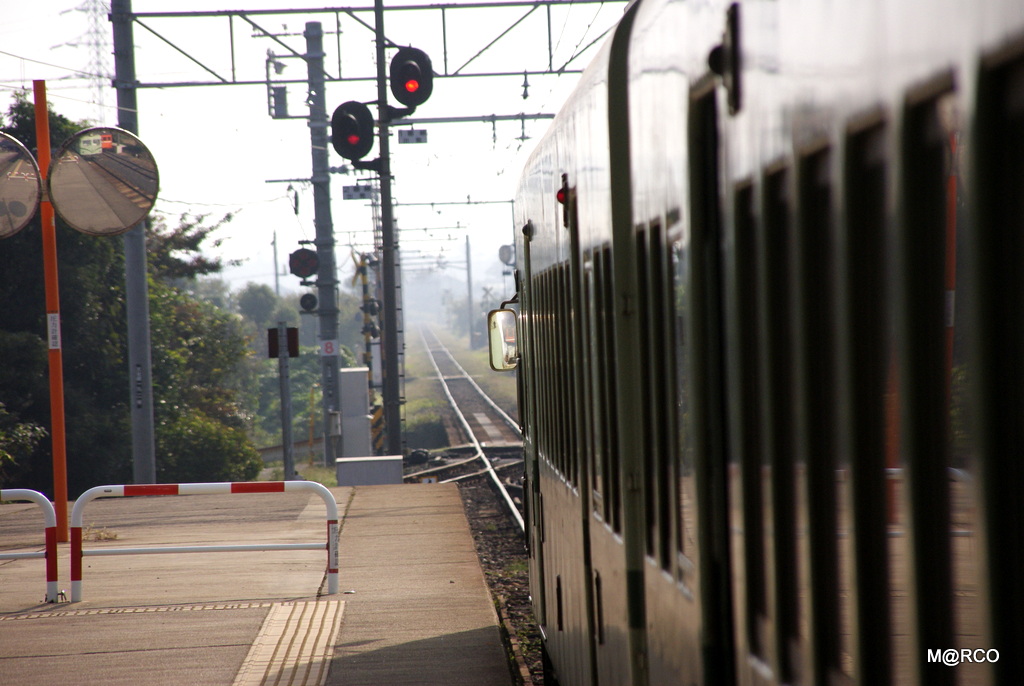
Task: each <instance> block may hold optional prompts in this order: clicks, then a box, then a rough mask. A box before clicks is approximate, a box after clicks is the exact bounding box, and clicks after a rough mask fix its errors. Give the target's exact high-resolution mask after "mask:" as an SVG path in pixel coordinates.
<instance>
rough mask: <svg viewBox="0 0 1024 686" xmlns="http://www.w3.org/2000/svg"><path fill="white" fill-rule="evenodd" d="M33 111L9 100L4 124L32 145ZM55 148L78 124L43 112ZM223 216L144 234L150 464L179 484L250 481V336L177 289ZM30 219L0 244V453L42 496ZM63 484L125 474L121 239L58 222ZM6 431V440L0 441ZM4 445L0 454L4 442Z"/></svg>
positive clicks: (21, 100) (42, 311)
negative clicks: (152, 440)
mask: <svg viewBox="0 0 1024 686" xmlns="http://www.w3.org/2000/svg"><path fill="white" fill-rule="evenodd" d="M34 117H35V112H34V108H33V107H32V105H31V104H30V103H29V102H28V99H27V96H24V95H20V94H19V95H16V97H15V99H14V102H13V104H12V105H11V107H10V109H9V111H8V113H7V116H6V117H2V118H0V127H2V128H3V129H4V130H5V131H7V132H8V133H11V134H12V135H14V136H15V137H16V138H18V139H19V140H21V141H22V143H24V144H25V145H26V146H27V147H29V148H30V149H31V148H33V147H34V146H35V121H34ZM49 119H50V132H51V145H53V146H56V145H58V144H59V143H60V142H62V141H63V140H65V139H67V138H68V137H70V136H71V135H73V134H74V133H75V132H76V131H78V130H80V129H81V128H84V124H76V123H74V122H71V121H70V120H68V119H66V118H64V117H61V116H59V115H56V114H54V113H53V112H50V113H49ZM231 218H232V215H230V214H228V215H226V216H224V217H223V218H221V219H219V220H216V221H213V222H210V220H209V218H208V217H207V216H205V215H196V216H191V215H182V216H181V217H179V218H178V219H177V222H176V224H173V225H171V224H170V223H169V222H168V221H167V220H166V218H164V217H160V216H156V217H154V218H153V221H152V222H150V226H149V227H148V228H147V240H148V258H149V262H150V268H149V278H150V315H151V331H152V342H153V361H154V401H155V403H154V404H155V415H156V443H157V446H158V450H157V469H158V473H159V474H160V475H161V476H162V477H163V478H171V479H173V480H176V481H193V480H210V479H211V478H213V479H220V478H222V477H223V478H225V479H231V480H236V479H244V478H252V477H253V476H255V474H256V473H257V472H258V470H259V467H260V464H259V457H258V454H257V453H256V451H255V449H254V448H253V446H252V443H251V441H250V440H249V439H248V437H247V436H246V430H247V429H248V427H249V425H250V424H251V415H250V414H249V413H247V412H246V411H245V410H244V409H243V406H244V404H243V403H242V402H241V400H240V398H241V397H243V395H244V394H245V393H247V392H248V391H247V389H246V388H245V384H246V383H251V384H254V383H255V382H252V381H250V382H247V381H246V379H247V378H250V379H251V378H254V377H253V376H252V375H249V377H246V375H244V374H239V373H238V370H239V369H240V368H244V367H245V365H246V364H248V363H249V360H250V357H251V355H250V353H249V347H248V343H249V339H248V337H247V336H246V334H245V332H244V331H243V329H242V327H241V322H240V320H239V319H238V317H236V316H235V315H232V314H230V313H226V312H224V311H222V310H218V309H217V308H215V307H213V306H212V305H209V304H207V303H203V302H200V301H198V300H197V299H196V298H194V297H192V296H190V295H189V294H188V293H187V291H186V289H185V286H187V285H188V284H189V283H191V282H194V280H195V279H196V278H197V277H198V276H204V275H208V274H215V273H218V272H219V271H220V270H221V269H222V268H223V263H222V262H221V260H219V259H216V258H214V259H211V258H209V257H207V256H205V255H204V254H203V253H202V247H203V245H204V243H205V242H206V241H209V240H213V239H212V238H211V236H212V234H213V233H214V232H215V231H216V230H217V229H218V228H220V227H221V226H222V225H223V224H224V223H226V222H228V221H230V220H231ZM41 243H42V241H41V239H40V224H39V220H38V218H37V219H35V220H33V222H32V223H31V224H30V225H29V226H28V227H27V228H26V229H25V230H23V231H22V232H20V233H19V234H17V235H16V236H13V237H11V238H8V239H6V240H5V241H4V242H3V244H2V249H0V299H2V300H0V302H3V303H4V306H5V310H4V316H3V317H2V318H0V359H3V360H4V361H5V364H4V365H2V366H0V403H3V406H4V408H5V409H4V411H3V413H2V414H0V450H6V455H8V457H5V458H4V460H3V469H4V470H5V471H7V473H8V475H9V477H11V478H13V479H16V480H17V483H18V485H19V486H24V487H27V488H34V489H36V490H41V491H44V492H48V491H50V487H51V485H52V481H53V479H52V473H51V470H52V456H51V453H52V449H51V445H50V443H49V442H48V441H40V440H38V438H39V435H40V434H39V430H38V427H45V426H49V425H50V424H51V421H50V403H49V387H48V384H47V383H46V378H47V365H46V357H47V353H46V349H47V344H46V337H47V335H48V328H47V313H46V303H45V297H44V287H43V278H42V268H41V267H42V245H41ZM57 243H58V269H59V281H60V303H61V330H62V336H63V345H62V348H63V357H64V389H63V392H64V406H65V418H66V428H67V441H66V445H67V455H68V460H67V464H68V491H69V493H70V494H71V495H72V497H74V496H75V495H76V494H77V493H80V492H82V491H84V490H85V489H87V488H90V487H92V486H95V485H98V484H102V483H126V482H127V481H128V480H129V479H130V476H131V432H130V430H129V415H130V413H129V407H128V403H129V398H130V388H131V387H130V385H129V380H128V378H129V374H128V372H129V370H128V362H127V342H126V332H125V321H126V317H125V294H124V259H123V250H122V244H121V241H119V240H116V239H111V238H105V237H94V236H87V235H84V234H81V233H79V232H77V231H73V230H70V229H69V228H68V227H67V226H65V225H64V223H63V222H62V221H60V220H59V219H58V221H57ZM5 437H6V439H5ZM4 440H7V441H8V443H7V445H10V446H12V447H13V448H14V449H15V450H12V449H11V448H4V447H3V445H4V444H3V441H4Z"/></svg>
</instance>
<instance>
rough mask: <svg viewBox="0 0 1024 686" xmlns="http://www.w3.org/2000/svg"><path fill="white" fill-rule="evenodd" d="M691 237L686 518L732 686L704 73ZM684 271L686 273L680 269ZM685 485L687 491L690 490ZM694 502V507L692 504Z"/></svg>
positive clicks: (706, 618)
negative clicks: (689, 497)
mask: <svg viewBox="0 0 1024 686" xmlns="http://www.w3.org/2000/svg"><path fill="white" fill-rule="evenodd" d="M688 127H689V131H688V137H689V156H690V159H689V163H690V183H689V185H690V202H691V207H690V218H691V225H690V235H689V242H688V246H687V255H686V260H685V262H683V263H681V264H680V265H679V266H677V267H676V271H677V273H679V276H678V277H677V280H678V283H677V288H681V289H685V291H686V294H687V305H688V310H689V317H688V320H687V322H686V325H685V328H684V335H685V336H686V338H687V341H688V344H689V350H688V353H687V354H688V359H687V360H685V362H684V364H685V373H686V375H687V383H688V386H689V391H688V396H689V400H688V404H687V406H686V407H687V410H688V411H687V415H686V416H685V417H683V418H682V420H681V426H682V427H683V429H684V432H689V433H688V435H685V436H684V450H683V452H682V454H683V455H686V454H687V452H686V450H687V448H686V447H685V446H689V448H688V449H689V451H690V453H689V455H691V456H692V457H690V458H688V460H687V461H684V462H683V464H682V470H683V473H684V474H683V478H684V479H685V478H686V472H688V471H691V470H692V479H693V482H694V483H695V485H696V488H695V489H694V490H693V491H692V492H693V493H694V495H695V497H696V499H697V500H696V503H695V504H693V505H690V504H688V503H687V500H686V499H685V498H684V499H682V503H681V504H682V513H683V516H684V518H692V519H693V520H694V526H695V528H696V532H697V534H696V546H695V547H694V548H693V549H694V550H695V551H699V554H693V553H691V554H692V555H694V557H695V558H696V570H695V573H694V576H695V579H696V580H697V581H696V583H697V590H696V593H697V594H698V604H699V612H700V624H701V636H702V646H701V648H702V651H701V652H702V658H703V665H702V669H703V675H702V677H703V679H702V681H703V683H704V684H709V685H712V684H713V685H718V684H722V685H730V684H733V683H734V681H735V673H734V667H733V664H734V663H733V621H732V620H733V600H732V589H731V584H730V580H731V579H732V577H733V574H734V572H733V570H732V563H731V559H730V558H731V555H730V537H729V498H728V491H727V483H728V475H729V468H730V465H729V462H728V459H729V456H728V453H727V442H726V430H727V427H726V399H725V359H724V355H723V352H724V331H723V303H722V291H721V283H722V263H721V262H722V237H723V236H722V216H721V206H720V198H721V194H720V192H719V178H720V177H719V159H720V158H719V154H720V146H719V133H718V131H719V128H718V127H719V121H718V107H717V100H716V92H715V82H714V80H713V79H711V78H707V79H705V80H703V81H702V82H700V83H699V84H698V85H697V87H696V88H694V90H693V91H692V92H691V99H690V115H689V124H688ZM680 270H683V271H682V272H681V273H680ZM683 485H684V489H683V490H682V493H683V494H685V493H686V492H687V491H686V489H685V483H684V484H683ZM689 507H692V508H693V512H690V511H688V509H687V508H689Z"/></svg>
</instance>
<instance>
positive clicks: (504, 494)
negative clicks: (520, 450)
mask: <svg viewBox="0 0 1024 686" xmlns="http://www.w3.org/2000/svg"><path fill="white" fill-rule="evenodd" d="M435 339H436V336H435ZM420 340H421V341H423V347H424V348H426V350H427V357H429V358H430V364H431V366H433V367H434V372H435V373H436V374H437V378H438V379H440V381H441V388H442V389H443V390H444V394H445V396H446V397H447V398H448V403H449V404H450V405H451V406H452V409H453V410H454V411H455V415H456V416H457V417H458V419H459V423H460V424H462V428H463V430H465V432H466V435H467V436H469V439H470V441H471V442H472V444H473V447H474V448H475V449H476V455H475V457H476V458H477V459H479V460H481V461H482V462H483V463H484V466H485V468H486V470H485V471H486V472H487V475H488V476H489V477H490V478H491V481H492V482H493V483H494V485H495V486H496V487H497V489H498V494H499V495H500V496H501V498H502V500H504V501H505V505H506V507H508V510H509V512H510V513H511V514H512V519H513V520H514V521H515V523H516V526H518V527H519V531H520V533H522V534H524V535H525V533H526V524H525V523H524V522H523V516H522V515H521V514H520V513H519V508H518V507H516V504H515V503H514V502H513V501H512V497H511V496H510V495H509V494H508V491H507V490H505V484H503V483H501V479H499V478H498V474H497V472H495V471H494V466H493V465H492V464H491V461H490V460H488V459H487V455H485V454H484V449H483V446H482V445H480V441H479V440H478V439H477V437H476V434H475V433H474V432H473V429H472V428H470V426H469V422H468V421H467V420H466V416H465V415H464V414H463V413H462V410H461V409H459V405H458V403H457V402H455V398H454V396H452V392H451V389H450V388H448V382H447V381H446V380H445V376H444V374H442V373H441V369H440V368H439V367H438V366H437V360H435V359H434V353H433V352H432V351H431V349H430V345H429V344H428V343H427V337H426V334H424V333H423V328H420ZM438 343H440V341H438ZM441 347H442V348H444V344H441ZM446 350H447V349H446ZM463 372H465V370H463ZM466 376H467V377H468V374H467V375H466ZM478 388H479V387H478ZM481 393H482V391H481ZM484 396H485V397H486V394H484Z"/></svg>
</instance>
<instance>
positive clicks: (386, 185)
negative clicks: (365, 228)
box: [373, 0, 402, 455]
mask: <svg viewBox="0 0 1024 686" xmlns="http://www.w3.org/2000/svg"><path fill="white" fill-rule="evenodd" d="M373 9H374V18H375V23H376V35H377V106H378V108H379V110H380V215H381V281H382V286H383V289H384V312H383V313H382V314H383V318H384V322H383V324H384V330H383V332H382V340H381V347H382V351H381V352H382V355H381V357H383V363H384V429H385V431H386V432H387V436H386V438H385V443H384V447H385V451H386V453H385V454H387V455H401V454H402V406H401V402H402V401H401V396H400V388H401V386H400V384H399V378H398V351H399V340H398V335H399V334H398V279H397V269H396V261H397V252H398V245H397V243H396V241H395V224H394V208H393V206H392V201H391V151H390V142H389V141H388V118H389V115H388V82H387V71H386V70H387V66H386V64H385V59H384V47H385V44H386V39H385V37H384V2H383V0H374V3H373Z"/></svg>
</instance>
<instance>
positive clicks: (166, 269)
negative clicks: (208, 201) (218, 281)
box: [146, 212, 240, 286]
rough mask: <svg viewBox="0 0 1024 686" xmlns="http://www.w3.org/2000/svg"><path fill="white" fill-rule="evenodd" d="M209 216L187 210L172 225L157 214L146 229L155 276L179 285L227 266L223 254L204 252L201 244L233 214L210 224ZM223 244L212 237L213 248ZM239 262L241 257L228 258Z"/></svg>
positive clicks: (151, 264) (228, 220) (229, 262)
mask: <svg viewBox="0 0 1024 686" xmlns="http://www.w3.org/2000/svg"><path fill="white" fill-rule="evenodd" d="M208 216H209V215H205V214H198V215H190V214H188V213H185V214H182V215H181V216H179V217H178V223H177V225H176V226H170V225H169V224H168V221H167V218H166V217H162V216H156V217H155V218H154V220H153V221H152V222H151V224H150V227H149V231H147V232H146V247H147V251H148V253H149V272H150V274H151V275H152V276H153V277H154V278H156V279H159V280H163V281H166V282H168V283H174V284H175V285H179V286H180V285H182V284H181V283H179V281H180V280H194V279H196V278H197V277H199V276H206V275H208V274H215V273H218V272H220V271H221V270H222V269H223V268H224V263H223V262H222V261H221V260H220V258H210V257H208V256H206V255H204V254H203V252H202V248H203V243H204V242H205V241H206V240H207V239H209V238H210V236H211V234H213V233H214V232H215V231H217V230H218V229H220V228H221V227H223V226H224V225H225V224H227V223H228V222H230V221H231V220H232V218H233V217H234V215H233V214H231V213H230V212H229V213H227V214H225V215H224V216H223V217H221V218H220V219H219V220H217V221H216V222H214V223H213V224H211V225H209V226H208V225H206V221H207V218H208ZM220 244H221V241H220V240H213V241H212V247H214V248H216V247H218V246H219V245H220ZM237 264H240V261H239V260H229V261H228V265H229V266H235V265H237Z"/></svg>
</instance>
